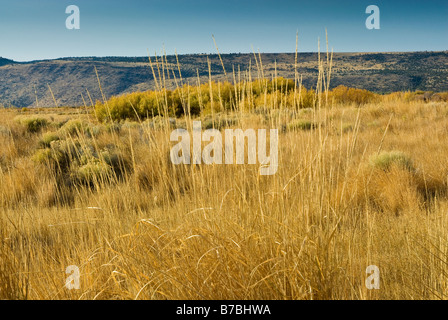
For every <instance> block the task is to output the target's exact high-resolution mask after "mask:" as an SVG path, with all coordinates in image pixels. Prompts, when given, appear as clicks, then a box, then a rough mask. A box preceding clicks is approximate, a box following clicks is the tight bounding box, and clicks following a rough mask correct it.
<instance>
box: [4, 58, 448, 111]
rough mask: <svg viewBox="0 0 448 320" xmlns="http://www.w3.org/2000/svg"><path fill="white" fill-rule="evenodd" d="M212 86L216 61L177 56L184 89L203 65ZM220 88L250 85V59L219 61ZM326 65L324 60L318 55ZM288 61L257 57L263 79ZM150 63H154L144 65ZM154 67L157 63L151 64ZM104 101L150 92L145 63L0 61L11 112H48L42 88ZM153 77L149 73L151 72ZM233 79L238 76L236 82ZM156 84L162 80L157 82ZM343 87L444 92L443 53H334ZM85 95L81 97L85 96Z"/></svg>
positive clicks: (289, 70)
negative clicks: (245, 76) (244, 78)
mask: <svg viewBox="0 0 448 320" xmlns="http://www.w3.org/2000/svg"><path fill="white" fill-rule="evenodd" d="M207 57H208V58H209V59H210V65H211V74H212V77H213V78H214V79H215V80H218V79H219V80H224V79H225V78H226V77H225V76H224V73H223V69H222V66H221V63H220V61H219V58H218V56H217V55H208V56H207V55H203V54H202V55H182V56H179V63H180V68H181V76H182V80H183V82H184V83H188V82H189V83H190V84H197V81H198V74H199V78H200V81H201V82H206V81H208V75H209V70H208V62H207ZM222 58H223V62H224V65H225V69H226V71H227V73H228V77H227V79H228V80H230V81H231V80H232V78H233V76H232V75H231V73H232V71H233V70H235V73H236V74H237V73H238V70H241V72H242V73H243V72H244V71H246V70H249V68H250V70H251V76H252V77H253V78H256V77H257V63H256V61H255V58H254V55H253V54H224V55H222ZM321 58H322V59H326V57H325V55H321ZM294 59H295V55H294V53H279V54H271V53H266V54H261V60H262V64H263V73H264V76H265V77H271V76H272V75H274V74H275V71H277V74H278V75H279V76H283V77H288V78H294ZM152 61H153V62H155V58H154V57H152ZM317 61H318V54H317V53H299V55H298V71H299V73H300V74H301V75H302V77H303V84H304V85H305V86H306V87H308V88H309V87H312V86H314V85H315V83H316V81H317ZM166 62H167V66H168V69H169V70H170V71H169V74H165V79H166V83H165V85H166V86H167V87H174V86H175V85H176V84H175V81H174V79H173V78H174V76H173V75H175V77H176V81H177V82H178V83H179V82H180V75H179V72H178V68H177V65H176V57H174V56H168V57H167V58H166ZM159 63H160V58H159ZM95 67H96V68H97V70H98V75H99V77H100V81H101V85H102V89H103V92H104V94H105V95H106V97H110V96H111V95H120V94H123V93H126V92H132V91H143V90H149V89H154V88H155V82H154V78H153V74H152V70H151V68H150V65H149V62H148V57H101V58H98V57H86V58H63V59H57V60H44V61H33V62H26V63H16V62H14V61H11V60H8V59H4V58H0V79H1V81H0V104H3V105H5V106H16V107H36V106H39V107H46V106H54V101H53V98H52V96H51V93H50V90H49V86H50V87H51V89H52V91H53V93H54V96H55V98H56V103H57V105H58V106H79V105H83V98H84V99H85V100H86V102H87V103H88V104H90V102H89V99H90V98H92V100H94V101H95V100H97V99H101V93H100V90H99V85H98V80H97V77H96V73H95ZM155 72H156V74H158V70H157V68H156V69H155ZM237 77H238V75H237ZM162 78H163V76H162ZM341 84H343V85H346V86H350V87H357V88H362V89H367V90H371V91H375V92H379V93H384V92H391V91H402V90H425V91H448V51H443V52H409V53H335V54H334V58H333V72H332V80H331V87H335V86H338V85H341ZM87 90H88V91H89V94H90V98H89V95H88V93H87Z"/></svg>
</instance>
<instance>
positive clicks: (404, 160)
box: [369, 151, 415, 171]
mask: <svg viewBox="0 0 448 320" xmlns="http://www.w3.org/2000/svg"><path fill="white" fill-rule="evenodd" d="M369 162H370V164H371V165H372V166H373V167H374V168H377V169H380V170H384V171H387V170H390V169H391V167H392V166H393V165H396V166H398V167H401V168H403V169H406V170H409V171H414V170H415V168H414V165H413V161H412V159H411V158H410V157H409V156H408V155H406V154H405V153H403V152H401V151H382V152H381V153H380V154H378V155H373V156H371V157H370V159H369Z"/></svg>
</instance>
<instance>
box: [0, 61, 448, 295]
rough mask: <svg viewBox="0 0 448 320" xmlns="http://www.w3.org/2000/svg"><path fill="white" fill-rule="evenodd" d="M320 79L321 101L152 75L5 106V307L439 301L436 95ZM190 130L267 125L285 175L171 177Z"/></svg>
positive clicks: (446, 221) (202, 169) (442, 226)
mask: <svg viewBox="0 0 448 320" xmlns="http://www.w3.org/2000/svg"><path fill="white" fill-rule="evenodd" d="M260 63H261V61H260ZM327 63H328V60H327ZM323 65H324V64H323V63H322V66H323ZM327 67H328V65H327ZM327 67H326V68H323V67H322V69H321V71H322V72H321V74H320V75H319V82H318V85H317V86H316V88H317V89H316V91H313V90H306V89H305V88H303V87H301V85H300V81H299V79H298V78H297V79H296V81H294V80H285V79H283V78H274V77H272V78H271V79H266V78H265V77H264V75H263V74H260V75H259V77H258V78H257V80H253V79H251V78H250V75H249V76H248V77H247V74H246V77H245V76H244V75H243V76H241V75H240V74H238V75H236V74H235V73H234V75H233V77H234V78H235V81H234V82H233V83H236V84H235V85H233V84H231V83H230V82H224V81H222V82H213V81H212V80H211V79H210V81H209V82H208V83H207V82H205V83H202V84H201V83H198V84H196V85H191V86H188V85H183V86H180V85H179V87H178V88H177V89H175V90H172V91H170V90H167V89H164V88H163V80H164V77H165V72H164V71H163V70H162V71H163V79H162V78H161V77H159V83H158V87H157V89H156V90H155V91H151V92H144V93H132V94H128V95H124V96H121V97H111V98H110V99H106V98H104V100H103V101H101V102H96V103H94V102H93V101H89V99H88V97H87V95H86V96H85V97H84V98H85V100H86V101H87V103H86V106H85V107H80V108H40V109H37V108H28V109H26V108H24V109H12V108H11V109H6V108H5V109H1V110H0V150H1V155H0V210H1V214H0V261H1V263H0V299H235V300H244V299H279V300H281V299H445V298H446V297H447V295H448V256H447V255H448V251H447V250H448V234H447V232H446V229H447V227H448V193H447V191H448V158H447V154H448V144H447V141H448V122H447V120H446V119H447V117H448V103H447V95H446V94H437V95H432V96H431V95H425V94H424V93H423V92H422V93H418V92H401V93H400V92H399V93H392V94H388V95H378V94H374V93H372V92H368V91H366V90H358V89H348V88H345V87H337V88H335V89H333V90H329V89H328V87H329V80H330V73H331V68H327ZM260 69H261V68H260ZM261 70H262V69H261ZM153 72H154V70H153ZM155 74H157V70H156V71H155ZM168 74H169V72H167V75H168ZM173 74H174V72H173ZM159 76H160V70H159ZM230 77H231V76H230V75H229V79H230ZM155 78H156V80H157V77H155ZM172 80H173V79H172ZM174 80H176V79H174ZM178 80H179V79H178ZM156 84H157V81H156ZM194 120H197V121H201V123H202V127H203V129H206V128H207V129H209V128H215V129H218V130H220V131H221V132H223V131H224V130H225V129H226V128H241V129H243V130H245V129H249V128H252V129H260V128H263V129H271V128H276V129H278V130H279V131H278V132H279V141H278V170H277V171H276V173H275V174H273V175H260V174H259V169H260V165H259V164H232V165H224V164H209V165H207V164H196V165H192V164H180V165H174V164H173V163H172V162H171V161H170V149H171V148H172V147H173V145H174V144H175V143H173V142H171V141H170V133H171V132H172V131H173V130H174V129H176V128H184V129H186V130H187V131H190V130H191V128H192V121H194ZM246 159H247V154H246ZM246 162H247V161H246ZM370 265H375V266H378V268H379V270H380V277H381V278H380V279H381V280H380V288H379V289H378V290H369V289H367V288H366V284H365V281H366V278H367V276H368V275H367V274H366V268H367V267H368V266H370ZM69 266H77V267H79V271H80V283H79V285H80V288H79V289H78V290H68V289H67V288H66V278H67V277H68V276H69V275H68V274H67V273H66V269H67V267H69Z"/></svg>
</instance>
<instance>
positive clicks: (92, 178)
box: [75, 160, 112, 185]
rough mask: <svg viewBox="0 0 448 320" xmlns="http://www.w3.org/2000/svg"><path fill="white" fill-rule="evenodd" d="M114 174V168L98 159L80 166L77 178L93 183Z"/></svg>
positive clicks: (86, 182) (85, 182) (88, 183)
mask: <svg viewBox="0 0 448 320" xmlns="http://www.w3.org/2000/svg"><path fill="white" fill-rule="evenodd" d="M111 176H112V168H111V167H110V166H109V165H107V164H105V163H102V162H101V161H98V160H92V161H89V162H88V163H87V164H85V165H83V166H81V167H79V168H78V169H77V170H76V172H75V178H76V180H77V181H78V182H80V183H82V184H87V185H92V184H94V183H95V182H99V181H105V180H107V179H110V178H111Z"/></svg>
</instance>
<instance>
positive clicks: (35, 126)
mask: <svg viewBox="0 0 448 320" xmlns="http://www.w3.org/2000/svg"><path fill="white" fill-rule="evenodd" d="M19 122H20V123H21V124H22V125H24V126H25V127H26V129H27V131H28V132H31V133H36V132H39V131H40V130H41V129H42V128H44V127H46V126H47V125H48V120H47V119H45V118H38V117H33V118H22V119H20V120H19Z"/></svg>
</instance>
